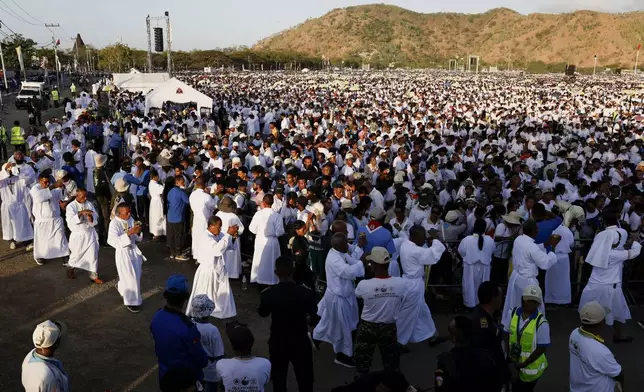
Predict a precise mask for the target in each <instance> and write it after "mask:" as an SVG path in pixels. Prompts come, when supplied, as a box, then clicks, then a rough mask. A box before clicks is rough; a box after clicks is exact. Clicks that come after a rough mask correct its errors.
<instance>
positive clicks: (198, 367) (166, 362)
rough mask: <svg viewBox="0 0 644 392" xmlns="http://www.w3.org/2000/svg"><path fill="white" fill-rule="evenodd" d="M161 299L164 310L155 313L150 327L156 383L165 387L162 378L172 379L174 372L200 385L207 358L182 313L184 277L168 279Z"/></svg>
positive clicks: (193, 327)
mask: <svg viewBox="0 0 644 392" xmlns="http://www.w3.org/2000/svg"><path fill="white" fill-rule="evenodd" d="M163 296H164V297H165V299H166V306H165V307H164V308H163V309H159V310H158V311H157V312H156V314H155V315H154V317H153V318H152V323H151V324H150V331H151V332H152V337H153V338H154V351H155V352H156V355H157V359H158V360H159V383H160V384H161V385H164V384H166V383H167V381H164V377H165V376H166V374H168V377H173V375H174V374H176V373H177V372H179V373H182V374H184V375H185V374H186V373H188V374H189V375H191V376H192V379H193V380H194V382H195V383H196V382H197V381H202V380H203V368H204V367H206V365H208V355H207V354H206V352H205V351H204V349H203V347H202V346H201V334H200V333H199V330H198V329H197V326H196V325H195V324H194V323H193V322H192V321H191V320H190V319H189V318H188V317H187V316H186V315H185V314H184V312H183V305H184V303H185V302H186V301H187V300H188V297H189V296H190V290H189V289H188V281H187V280H186V278H185V276H183V275H172V276H170V277H169V278H168V281H167V283H166V287H165V292H164V293H163Z"/></svg>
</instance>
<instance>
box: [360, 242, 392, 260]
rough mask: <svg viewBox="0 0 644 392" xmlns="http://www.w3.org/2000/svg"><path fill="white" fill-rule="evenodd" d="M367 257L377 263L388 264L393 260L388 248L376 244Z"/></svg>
mask: <svg viewBox="0 0 644 392" xmlns="http://www.w3.org/2000/svg"><path fill="white" fill-rule="evenodd" d="M366 259H367V260H369V261H373V262H374V263H376V264H387V263H389V261H390V260H391V256H389V252H387V249H385V248H383V247H381V246H374V247H373V248H372V249H371V253H370V254H369V256H367V257H366Z"/></svg>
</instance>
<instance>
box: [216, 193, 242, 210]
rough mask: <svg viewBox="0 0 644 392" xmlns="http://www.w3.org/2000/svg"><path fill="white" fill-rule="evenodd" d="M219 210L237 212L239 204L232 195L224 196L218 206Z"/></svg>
mask: <svg viewBox="0 0 644 392" xmlns="http://www.w3.org/2000/svg"><path fill="white" fill-rule="evenodd" d="M217 208H218V209H219V211H222V212H235V211H236V210H237V204H235V202H234V201H233V199H231V198H230V197H225V196H224V197H223V198H222V199H221V201H220V202H219V205H218V206H217Z"/></svg>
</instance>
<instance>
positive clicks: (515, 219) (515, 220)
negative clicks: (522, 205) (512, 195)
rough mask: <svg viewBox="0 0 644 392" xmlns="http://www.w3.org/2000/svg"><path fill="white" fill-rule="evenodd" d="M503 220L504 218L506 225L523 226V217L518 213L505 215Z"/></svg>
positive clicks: (511, 212) (513, 212) (512, 212)
mask: <svg viewBox="0 0 644 392" xmlns="http://www.w3.org/2000/svg"><path fill="white" fill-rule="evenodd" d="M501 218H503V220H504V221H505V222H506V223H510V224H513V225H519V224H521V215H519V213H518V212H516V211H510V213H509V214H507V215H503V216H502V217H501Z"/></svg>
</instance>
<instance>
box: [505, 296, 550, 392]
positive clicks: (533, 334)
mask: <svg viewBox="0 0 644 392" xmlns="http://www.w3.org/2000/svg"><path fill="white" fill-rule="evenodd" d="M519 317H521V314H520V311H519V308H515V309H514V311H513V312H512V320H511V321H510V352H511V353H512V352H513V350H512V347H513V346H516V345H517V344H518V345H519V347H520V349H521V356H520V358H514V359H515V360H517V361H518V362H523V361H525V360H526V359H528V357H529V356H530V354H532V353H533V352H534V350H536V349H537V328H539V326H541V324H543V323H545V322H546V320H545V317H544V316H543V314H541V312H537V317H531V318H530V319H529V320H528V321H527V322H526V324H525V325H524V328H523V332H522V333H521V341H520V342H517V339H518V335H519V332H520V331H519ZM547 367H548V360H547V359H546V355H545V354H542V355H541V356H540V357H539V358H537V360H536V361H534V362H532V363H531V364H529V365H528V366H526V367H525V368H523V369H521V373H520V375H519V377H520V379H521V381H523V382H532V381H535V380H537V379H538V378H539V377H541V375H542V374H543V372H544V371H545V370H546V368H547Z"/></svg>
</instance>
